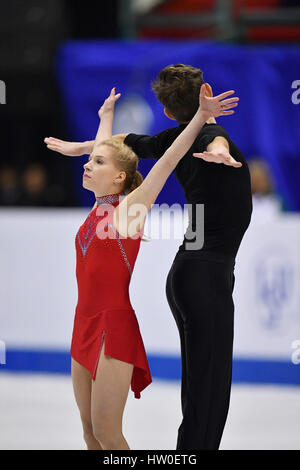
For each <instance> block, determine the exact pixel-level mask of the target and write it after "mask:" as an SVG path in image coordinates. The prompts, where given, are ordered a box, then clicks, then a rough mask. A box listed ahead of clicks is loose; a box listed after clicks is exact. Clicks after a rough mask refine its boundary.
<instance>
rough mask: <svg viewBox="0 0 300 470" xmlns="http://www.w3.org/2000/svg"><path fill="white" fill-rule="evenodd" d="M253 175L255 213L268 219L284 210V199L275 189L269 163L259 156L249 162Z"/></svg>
mask: <svg viewBox="0 0 300 470" xmlns="http://www.w3.org/2000/svg"><path fill="white" fill-rule="evenodd" d="M248 165H249V170H250V176H251V189H252V200H253V215H254V216H255V217H256V218H259V219H260V220H262V221H267V220H268V219H270V218H272V217H273V216H275V215H278V214H279V213H280V212H281V211H282V210H285V207H284V201H283V199H282V198H281V196H279V195H278V194H276V192H275V190H274V181H273V178H272V175H271V172H270V169H269V167H268V165H267V164H266V163H265V162H264V161H263V160H262V159H260V158H258V157H252V158H251V160H250V161H249V163H248Z"/></svg>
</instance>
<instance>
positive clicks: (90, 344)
mask: <svg viewBox="0 0 300 470" xmlns="http://www.w3.org/2000/svg"><path fill="white" fill-rule="evenodd" d="M104 338H105V345H104V347H105V350H104V354H106V355H108V356H111V357H113V358H115V359H119V360H120V361H124V362H128V363H130V364H133V365H134V368H133V374H132V379H131V390H132V391H133V392H134V397H135V398H141V395H140V392H141V391H142V390H144V389H145V388H146V387H147V386H148V385H149V384H150V383H151V382H152V378H151V373H150V369H149V365H148V360H147V356H146V351H145V347H144V343H143V339H142V336H141V333H140V328H139V324H138V321H137V318H136V315H135V312H134V310H132V309H105V310H102V311H101V312H100V313H97V314H96V315H93V316H87V315H83V314H81V313H79V311H78V310H76V313H75V318H74V327H73V334H72V343H71V350H70V353H71V356H72V357H73V359H75V361H77V362H79V364H81V365H82V366H84V367H85V368H86V369H87V370H88V371H89V372H90V373H91V375H92V379H93V380H95V378H96V373H97V366H98V362H99V356H100V352H101V347H102V342H103V339H104Z"/></svg>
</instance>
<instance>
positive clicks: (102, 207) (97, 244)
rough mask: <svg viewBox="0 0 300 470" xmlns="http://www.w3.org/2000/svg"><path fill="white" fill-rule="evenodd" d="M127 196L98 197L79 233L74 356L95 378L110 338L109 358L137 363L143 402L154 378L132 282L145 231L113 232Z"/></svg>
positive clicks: (135, 385)
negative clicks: (116, 213)
mask: <svg viewBox="0 0 300 470" xmlns="http://www.w3.org/2000/svg"><path fill="white" fill-rule="evenodd" d="M123 197H125V194H124V193H118V194H110V195H107V196H102V197H97V198H96V200H97V207H95V208H94V209H93V210H92V211H91V212H90V214H89V215H88V217H87V219H86V220H85V222H84V223H83V225H81V227H80V228H79V230H78V232H77V234H76V239H75V247H76V278H77V285H78V302H77V306H76V310H75V318H74V326H73V335H72V343H71V351H70V352H71V356H72V357H73V358H74V359H75V360H76V361H77V362H79V363H80V364H81V365H83V366H84V367H85V368H86V369H88V370H89V371H90V373H91V375H92V379H93V380H95V378H96V372H97V365H98V361H99V356H100V351H101V347H102V342H103V339H104V338H105V343H104V347H105V351H104V353H105V354H106V355H108V356H111V357H113V358H115V359H119V360H121V361H124V362H128V363H130V364H133V365H134V368H133V374H132V380H131V389H132V391H133V392H134V397H135V398H140V392H141V391H142V390H144V389H145V388H146V387H147V386H148V385H149V384H150V383H151V382H152V378H151V374H150V369H149V365H148V361H147V356H146V352H145V348H144V343H143V340H142V336H141V333H140V329H139V324H138V321H137V318H136V315H135V312H134V310H133V308H132V305H131V302H130V298H129V283H130V279H131V274H132V271H133V268H134V264H135V260H136V257H137V254H138V251H139V248H140V242H141V237H142V235H143V229H142V230H141V232H140V233H139V237H138V238H124V237H121V236H120V235H119V233H118V232H117V231H116V229H115V228H114V226H113V224H112V220H113V219H112V213H113V210H114V208H115V207H116V206H117V205H118V204H119V202H121V200H122V198H123ZM108 231H109V236H108ZM104 232H105V234H106V236H105V235H103V234H104ZM101 234H102V235H101Z"/></svg>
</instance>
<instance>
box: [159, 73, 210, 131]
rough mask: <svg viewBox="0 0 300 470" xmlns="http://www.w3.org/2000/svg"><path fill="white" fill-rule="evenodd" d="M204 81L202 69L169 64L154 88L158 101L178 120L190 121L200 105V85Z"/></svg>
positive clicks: (160, 74)
mask: <svg viewBox="0 0 300 470" xmlns="http://www.w3.org/2000/svg"><path fill="white" fill-rule="evenodd" d="M203 83H204V80H203V72H202V70H200V69H198V68H196V67H192V66H191V65H184V64H176V65H168V66H167V67H165V68H164V69H162V70H161V71H160V72H159V74H158V77H157V80H156V81H155V80H153V81H152V89H153V91H154V92H155V94H156V97H157V99H158V101H160V102H161V104H162V105H163V106H164V107H165V108H166V109H167V110H168V111H169V112H170V113H171V114H172V115H173V116H174V118H175V119H176V121H178V122H185V121H190V120H191V119H192V118H193V116H194V115H195V114H196V112H197V109H198V107H199V92H200V87H201V85H202V84H203Z"/></svg>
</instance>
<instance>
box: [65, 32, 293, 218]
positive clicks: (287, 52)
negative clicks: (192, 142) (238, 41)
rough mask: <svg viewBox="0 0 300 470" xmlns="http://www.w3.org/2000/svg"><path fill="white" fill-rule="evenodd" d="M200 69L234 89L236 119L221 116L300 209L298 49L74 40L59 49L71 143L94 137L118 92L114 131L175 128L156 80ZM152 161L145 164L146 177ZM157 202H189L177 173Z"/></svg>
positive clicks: (216, 88) (86, 198)
mask: <svg viewBox="0 0 300 470" xmlns="http://www.w3.org/2000/svg"><path fill="white" fill-rule="evenodd" d="M176 63H185V64H189V65H193V66H195V67H199V68H200V69H201V70H203V72H204V79H205V81H206V82H208V83H210V85H211V86H212V89H213V92H214V94H219V93H221V92H223V91H225V90H229V89H234V90H235V91H236V94H237V95H238V96H239V97H240V104H239V107H238V109H237V111H236V113H235V114H234V115H233V116H229V117H222V118H218V119H217V121H218V123H219V124H221V125H223V126H224V127H225V129H226V130H227V131H228V133H229V135H230V137H231V138H232V140H233V141H234V142H235V143H236V144H237V145H238V146H239V147H240V149H241V150H242V152H243V153H244V155H245V157H246V158H248V159H249V158H251V157H253V156H255V157H260V158H262V159H264V160H265V161H266V162H267V164H268V165H269V167H270V169H271V172H272V175H273V178H274V180H275V190H276V192H277V193H278V194H280V195H281V196H282V198H283V200H284V201H285V205H286V207H287V209H288V210H291V211H299V210H300V189H299V181H300V132H299V118H300V104H299V103H298V102H300V72H299V71H300V48H299V46H296V45H295V46H279V45H277V46H268V47H266V46H244V45H225V44H218V43H210V42H203V41H201V42H199V41H192V42H189V41H188V42H180V41H128V42H125V41H122V42H121V41H103V40H101V41H72V42H67V43H65V44H64V45H63V46H61V48H60V49H59V51H58V54H57V59H56V74H57V77H58V82H59V86H60V90H61V94H62V100H63V106H64V112H65V116H66V119H67V122H68V128H69V135H68V136H60V137H61V138H69V139H72V140H92V139H94V137H95V135H96V132H97V128H98V113H97V112H98V109H99V108H100V106H101V104H102V103H103V101H104V100H105V98H106V97H107V95H108V94H109V92H110V90H111V88H112V87H114V86H115V87H116V88H117V92H121V93H122V98H121V99H120V100H119V101H118V103H117V106H116V116H115V125H114V132H115V133H118V132H135V133H141V134H150V135H153V134H155V133H158V132H160V131H162V130H164V129H166V128H168V127H173V126H175V125H176V123H175V122H174V121H170V120H169V119H168V118H166V117H165V116H164V114H163V106H162V105H161V104H160V103H159V102H158V101H157V100H156V97H155V95H154V92H153V91H152V89H151V80H153V79H155V78H156V76H157V74H158V72H159V70H160V69H162V68H163V67H165V66H166V65H169V64H176ZM86 160H87V159H86V157H79V158H76V159H75V158H74V159H73V165H74V182H75V185H76V187H77V188H78V193H77V194H78V204H79V205H83V206H91V205H92V204H93V202H94V195H93V194H91V193H90V192H89V191H87V190H85V189H84V188H82V173H83V164H84V163H85V162H86ZM153 163H154V161H153V160H148V161H147V160H140V162H139V170H140V171H141V173H142V174H143V176H145V175H146V174H147V173H148V171H149V170H150V168H151V167H152V165H153ZM157 202H158V203H163V202H166V203H168V204H172V203H174V202H179V203H180V204H184V203H185V202H186V201H185V198H184V195H183V191H182V190H181V188H180V186H179V184H178V182H177V180H176V178H175V176H174V175H171V177H170V178H169V179H168V181H167V183H166V185H165V187H164V189H163V190H162V192H161V193H160V195H159V197H158V199H157Z"/></svg>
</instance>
